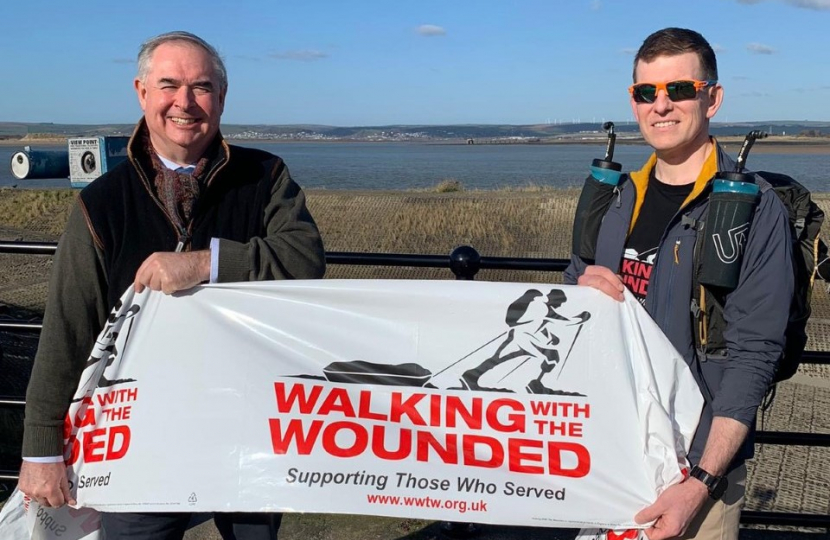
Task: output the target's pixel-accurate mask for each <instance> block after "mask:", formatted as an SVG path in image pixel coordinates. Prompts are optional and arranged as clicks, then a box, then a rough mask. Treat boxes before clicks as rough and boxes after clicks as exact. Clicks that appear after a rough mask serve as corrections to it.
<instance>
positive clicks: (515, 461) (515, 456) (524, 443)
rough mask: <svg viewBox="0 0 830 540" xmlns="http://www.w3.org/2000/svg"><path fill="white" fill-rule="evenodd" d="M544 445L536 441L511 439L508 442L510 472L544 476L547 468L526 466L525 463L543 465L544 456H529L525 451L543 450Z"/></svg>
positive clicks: (535, 454)
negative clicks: (531, 462)
mask: <svg viewBox="0 0 830 540" xmlns="http://www.w3.org/2000/svg"><path fill="white" fill-rule="evenodd" d="M543 445H544V443H542V441H534V440H531V439H510V440H509V441H508V442H507V455H508V460H507V468H508V470H509V471H510V472H518V473H527V474H544V472H545V468H544V467H542V466H541V465H540V466H538V467H536V466H532V465H525V464H524V463H523V461H525V460H527V461H535V462H538V463H540V464H541V463H542V454H541V453H533V454H527V453H525V452H524V451H523V450H524V449H525V448H533V449H541V448H542V446H543Z"/></svg>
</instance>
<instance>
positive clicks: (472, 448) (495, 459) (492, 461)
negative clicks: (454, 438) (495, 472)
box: [461, 435, 504, 469]
mask: <svg viewBox="0 0 830 540" xmlns="http://www.w3.org/2000/svg"><path fill="white" fill-rule="evenodd" d="M461 444H462V445H463V451H464V465H469V466H471V467H484V468H486V469H495V468H496V467H500V466H501V464H502V463H504V448H502V445H501V443H500V442H499V441H498V440H497V439H494V438H493V437H487V436H484V435H464V438H463V439H462V442H461ZM476 446H484V447H486V448H489V449H490V457H489V458H487V459H485V458H481V459H479V458H478V457H476Z"/></svg>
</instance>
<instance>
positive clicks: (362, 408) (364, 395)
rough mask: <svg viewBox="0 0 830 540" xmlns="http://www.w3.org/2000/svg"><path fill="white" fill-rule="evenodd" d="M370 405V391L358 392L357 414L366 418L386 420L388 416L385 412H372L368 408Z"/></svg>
mask: <svg viewBox="0 0 830 540" xmlns="http://www.w3.org/2000/svg"><path fill="white" fill-rule="evenodd" d="M371 405H372V392H370V391H368V390H363V391H361V392H360V404H359V405H358V413H357V415H358V416H359V417H360V418H365V419H366V420H386V419H387V418H388V417H387V416H386V415H385V414H381V413H376V412H372V411H371V410H369V409H370V408H371Z"/></svg>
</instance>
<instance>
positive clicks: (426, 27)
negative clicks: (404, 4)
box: [415, 24, 447, 37]
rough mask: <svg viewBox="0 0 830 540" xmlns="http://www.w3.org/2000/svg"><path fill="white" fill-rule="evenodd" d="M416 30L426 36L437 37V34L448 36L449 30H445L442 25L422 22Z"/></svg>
mask: <svg viewBox="0 0 830 540" xmlns="http://www.w3.org/2000/svg"><path fill="white" fill-rule="evenodd" d="M415 32H417V33H418V34H420V35H422V36H424V37H435V36H446V35H447V31H446V30H444V28H443V27H442V26H436V25H434V24H422V25H421V26H419V27H418V28H416V29H415Z"/></svg>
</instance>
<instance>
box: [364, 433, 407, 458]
mask: <svg viewBox="0 0 830 540" xmlns="http://www.w3.org/2000/svg"><path fill="white" fill-rule="evenodd" d="M398 440H399V443H398V449H397V450H387V449H386V446H384V443H385V442H386V427H384V426H373V427H372V453H373V454H375V455H376V456H377V457H379V458H380V459H388V460H390V461H398V460H401V459H406V458H408V457H409V455H410V454H411V453H412V430H411V429H402V430H400V431H399V436H398Z"/></svg>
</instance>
